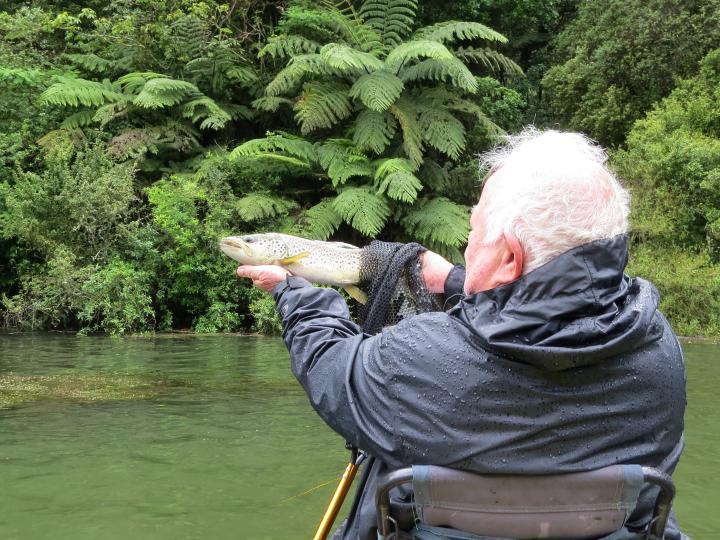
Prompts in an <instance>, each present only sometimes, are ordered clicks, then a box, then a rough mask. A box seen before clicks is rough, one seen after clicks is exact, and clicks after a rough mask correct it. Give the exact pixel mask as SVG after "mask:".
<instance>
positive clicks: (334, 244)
mask: <svg viewBox="0 0 720 540" xmlns="http://www.w3.org/2000/svg"><path fill="white" fill-rule="evenodd" d="M326 244H327V245H328V246H332V247H336V248H342V249H360V248H359V247H357V246H353V245H352V244H346V243H345V242H326Z"/></svg>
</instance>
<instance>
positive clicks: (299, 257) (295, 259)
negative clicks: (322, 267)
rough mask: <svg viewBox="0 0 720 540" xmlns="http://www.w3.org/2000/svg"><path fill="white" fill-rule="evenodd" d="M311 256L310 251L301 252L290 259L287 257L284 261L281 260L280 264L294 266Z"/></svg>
mask: <svg viewBox="0 0 720 540" xmlns="http://www.w3.org/2000/svg"><path fill="white" fill-rule="evenodd" d="M308 255H310V252H309V251H301V252H300V253H296V254H295V255H290V256H289V257H285V258H284V259H280V260H279V261H278V262H279V263H280V264H292V263H295V262H298V261H301V260H302V259H304V258H305V257H307V256H308Z"/></svg>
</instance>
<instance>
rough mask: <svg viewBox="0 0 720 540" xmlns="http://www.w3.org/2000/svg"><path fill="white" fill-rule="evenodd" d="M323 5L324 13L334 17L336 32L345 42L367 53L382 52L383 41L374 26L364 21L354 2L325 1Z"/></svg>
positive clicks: (341, 0) (343, 0) (346, 0)
mask: <svg viewBox="0 0 720 540" xmlns="http://www.w3.org/2000/svg"><path fill="white" fill-rule="evenodd" d="M322 3H323V5H324V7H325V10H324V11H326V12H327V13H329V14H331V15H332V16H333V17H334V20H333V24H334V28H335V31H336V32H337V33H338V34H339V35H340V36H342V37H343V38H344V39H345V41H347V42H348V43H350V44H351V45H353V46H354V47H355V48H356V49H360V50H362V51H365V52H370V53H373V54H379V53H381V52H382V50H383V44H382V39H381V38H380V36H379V35H378V33H377V32H376V31H375V29H374V28H373V27H372V26H370V25H369V24H366V23H365V21H363V19H362V17H361V16H360V14H359V13H358V11H357V10H356V9H355V6H354V5H353V2H352V0H323V2H322Z"/></svg>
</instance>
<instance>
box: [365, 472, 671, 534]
mask: <svg viewBox="0 0 720 540" xmlns="http://www.w3.org/2000/svg"><path fill="white" fill-rule="evenodd" d="M642 473H643V481H644V482H645V483H646V484H650V485H654V486H657V487H659V488H660V492H659V493H658V496H657V499H656V500H655V506H654V508H653V515H652V519H651V520H650V523H649V525H648V527H647V530H646V531H645V539H646V540H662V539H663V538H664V537H665V528H666V526H667V521H668V518H669V516H670V509H671V507H672V501H673V499H674V497H675V484H673V481H672V478H671V477H670V476H669V475H667V474H665V473H664V472H662V471H660V470H658V469H653V468H652V467H642ZM570 474H572V473H570ZM412 481H413V471H412V468H411V467H407V468H404V469H398V470H396V471H392V472H390V473H388V474H387V475H385V478H384V480H383V481H382V482H381V483H380V485H379V487H378V488H377V491H376V494H375V506H376V510H377V520H378V533H379V534H380V535H381V536H382V537H387V536H389V535H390V534H391V533H393V532H394V531H393V529H395V531H397V522H396V521H395V519H393V517H392V516H391V514H390V490H391V489H393V488H395V487H398V486H400V485H403V484H407V483H412Z"/></svg>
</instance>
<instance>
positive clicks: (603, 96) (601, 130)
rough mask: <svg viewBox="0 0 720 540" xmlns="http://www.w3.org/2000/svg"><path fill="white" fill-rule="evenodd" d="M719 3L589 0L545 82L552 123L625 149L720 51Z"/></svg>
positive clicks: (563, 36)
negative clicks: (639, 125)
mask: <svg viewBox="0 0 720 540" xmlns="http://www.w3.org/2000/svg"><path fill="white" fill-rule="evenodd" d="M718 20H720V0H651V1H647V0H590V1H588V2H583V3H582V4H581V5H580V8H579V11H578V16H577V18H576V19H575V20H574V21H573V22H572V23H570V24H569V25H568V26H567V27H566V28H565V29H564V30H563V31H562V32H561V33H560V34H559V35H558V36H557V38H556V40H555V43H554V46H555V51H556V52H555V54H556V62H557V63H558V65H556V66H554V67H553V68H552V69H550V70H549V71H548V72H547V73H546V74H545V77H544V79H543V89H544V103H545V106H546V107H547V108H548V109H549V112H550V118H554V120H555V121H558V122H560V124H561V125H563V126H565V127H569V128H571V129H574V130H578V131H584V132H586V133H588V134H590V135H591V136H592V137H594V138H596V139H597V140H599V141H601V142H602V143H603V144H605V145H619V144H621V143H622V142H623V141H624V139H625V135H626V134H627V132H628V131H629V129H630V126H631V125H632V123H633V122H634V121H635V120H637V119H638V118H641V117H642V116H643V114H644V113H645V112H646V111H647V110H648V109H650V107H651V106H652V105H653V103H655V102H656V101H657V100H658V99H660V98H662V97H664V96H666V95H668V94H669V93H670V91H671V90H672V89H673V87H674V86H675V81H676V79H677V78H678V77H688V76H691V75H693V74H694V73H695V72H696V70H697V63H698V61H699V60H700V59H701V58H702V57H703V56H704V55H705V54H706V53H707V52H708V51H709V50H710V49H712V48H714V47H717V46H718V24H717V21H718Z"/></svg>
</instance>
